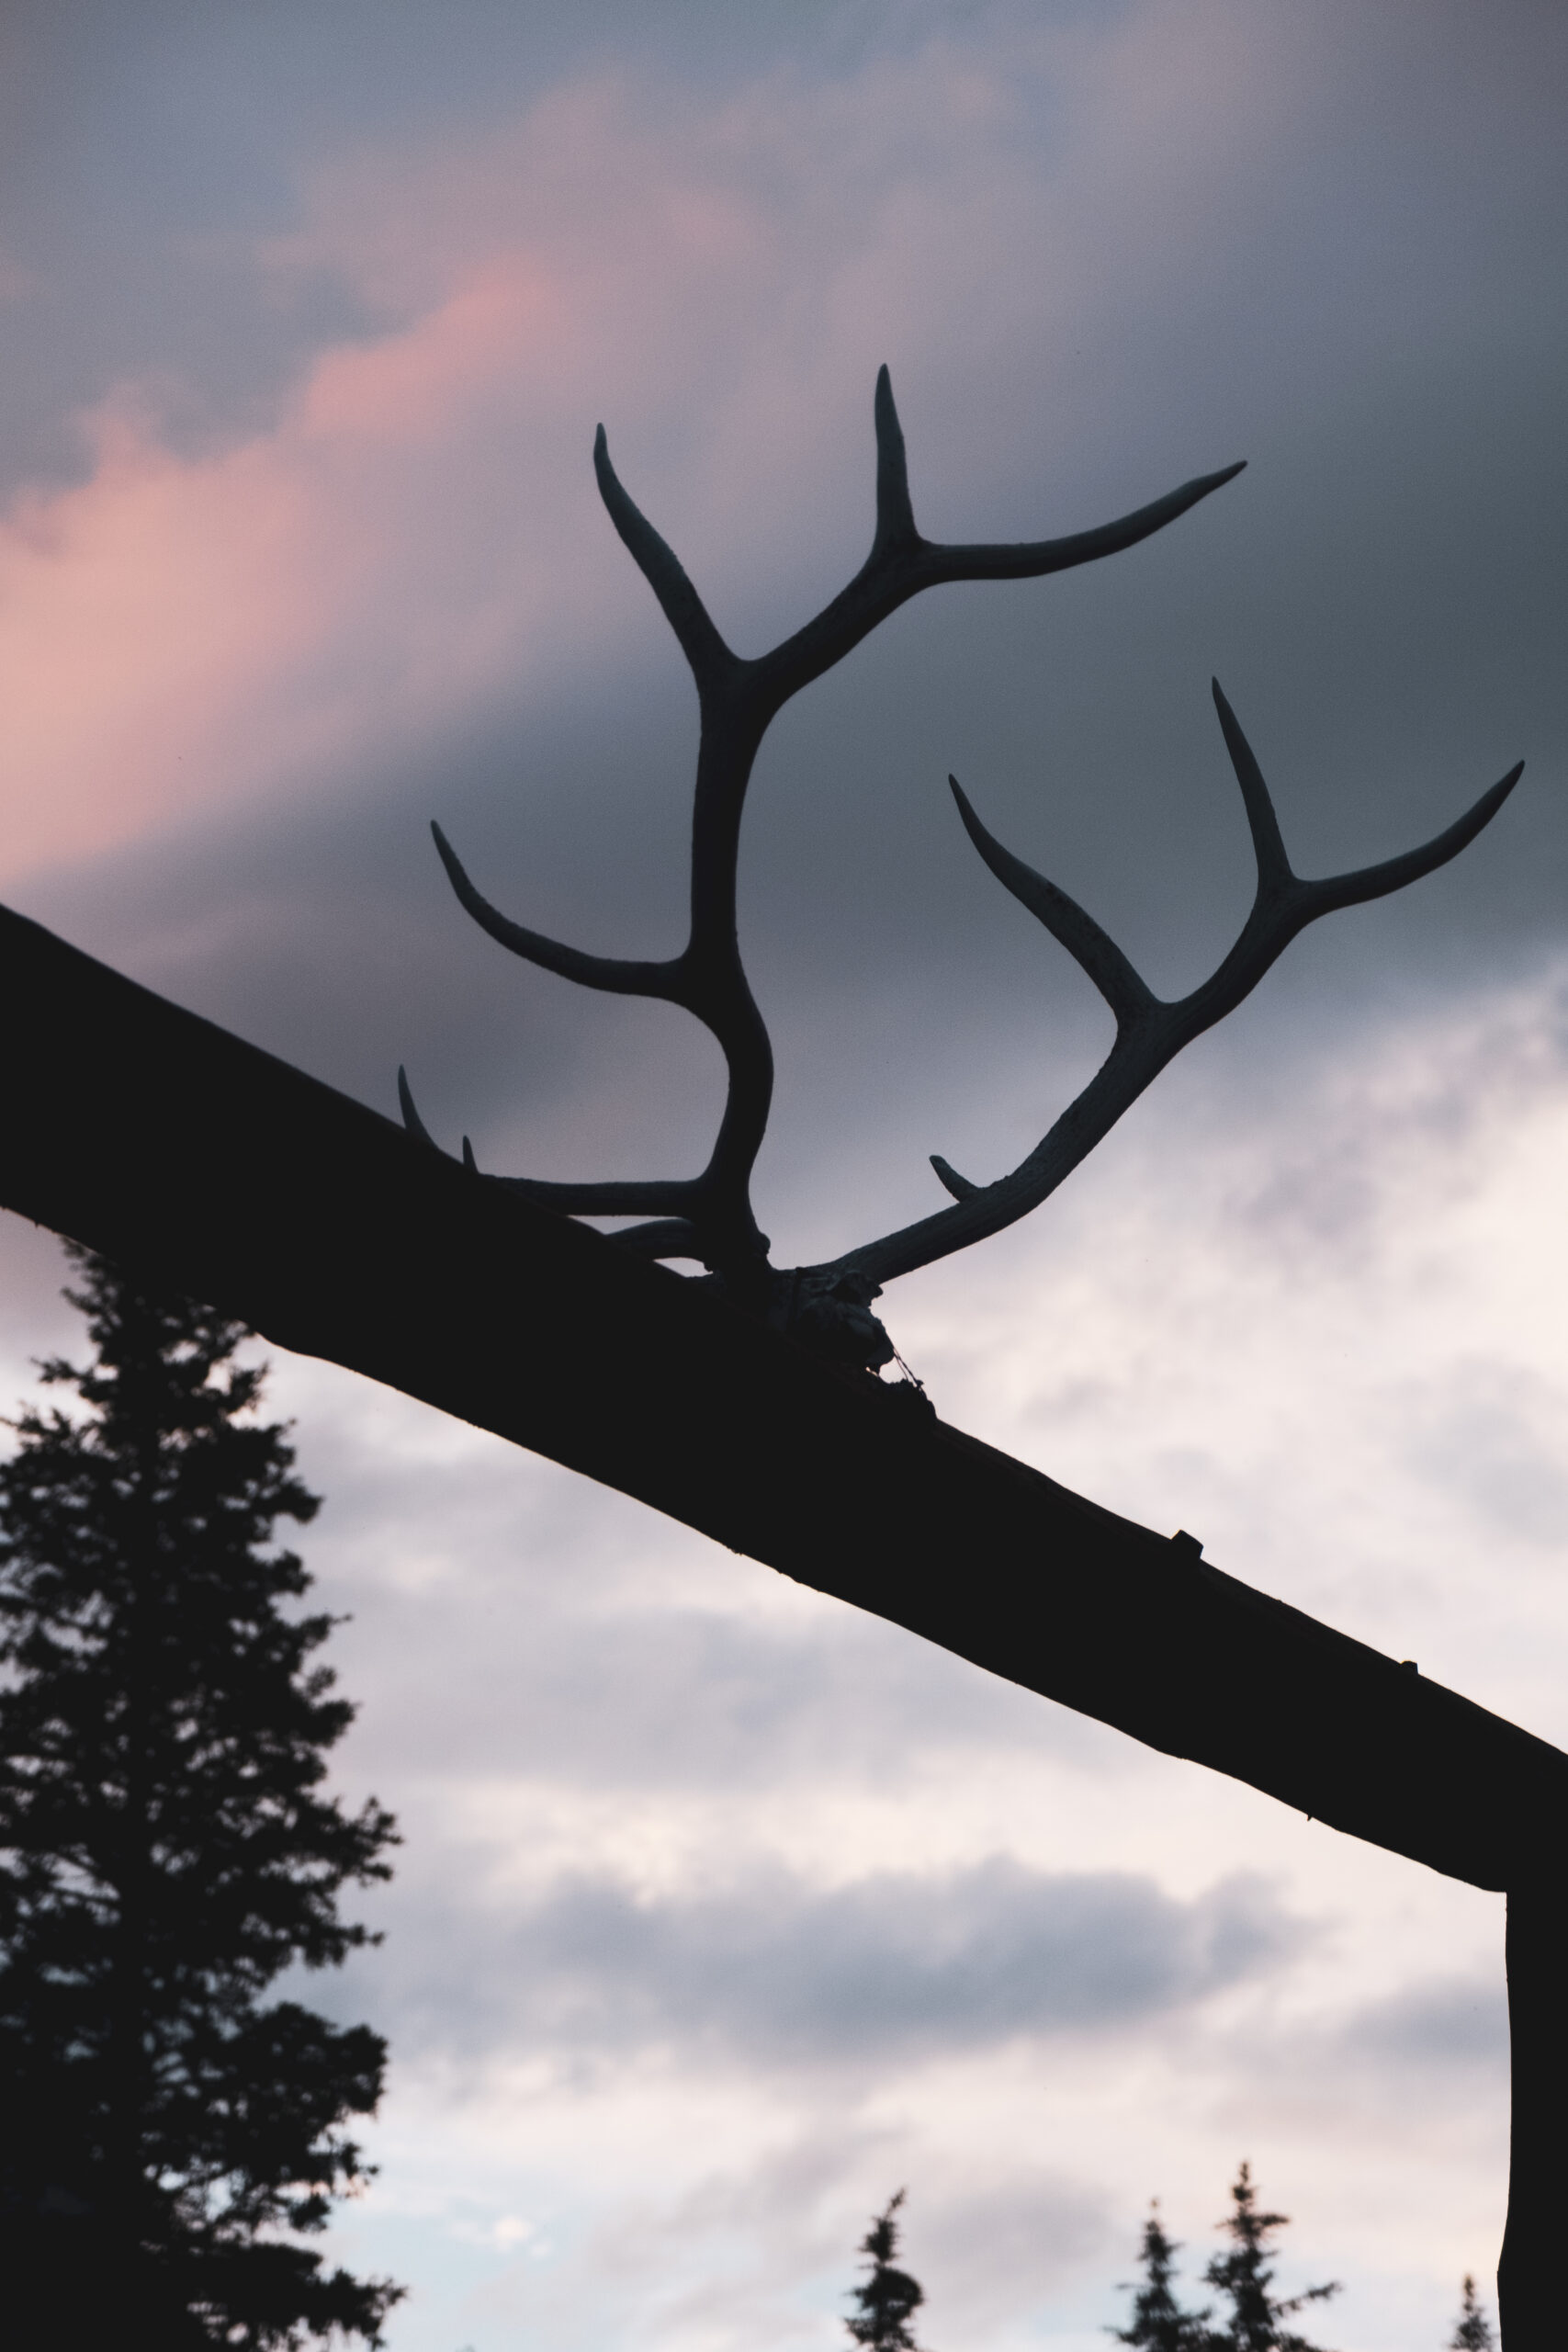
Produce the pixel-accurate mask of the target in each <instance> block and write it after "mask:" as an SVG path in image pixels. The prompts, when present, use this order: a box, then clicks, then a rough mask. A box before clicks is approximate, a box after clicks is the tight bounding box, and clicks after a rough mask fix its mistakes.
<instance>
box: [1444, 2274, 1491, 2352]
mask: <svg viewBox="0 0 1568 2352" xmlns="http://www.w3.org/2000/svg"><path fill="white" fill-rule="evenodd" d="M1496 2341H1497V2339H1496V2337H1495V2335H1493V2333H1492V2323H1491V2321H1490V2320H1489V2319H1488V2318H1487V2316H1486V2313H1485V2312H1484V2310H1483V2308H1482V2305H1481V2302H1480V2301H1479V2299H1478V2297H1477V2295H1476V2292H1475V2281H1474V2279H1473V2278H1471V2277H1470V2275H1469V2274H1468V2272H1467V2273H1466V2275H1465V2281H1464V2285H1463V2287H1462V2288H1461V2290H1460V2313H1459V2321H1458V2324H1457V2325H1456V2326H1455V2328H1454V2332H1453V2334H1452V2335H1450V2338H1449V2352H1494V2347H1495V2344H1496Z"/></svg>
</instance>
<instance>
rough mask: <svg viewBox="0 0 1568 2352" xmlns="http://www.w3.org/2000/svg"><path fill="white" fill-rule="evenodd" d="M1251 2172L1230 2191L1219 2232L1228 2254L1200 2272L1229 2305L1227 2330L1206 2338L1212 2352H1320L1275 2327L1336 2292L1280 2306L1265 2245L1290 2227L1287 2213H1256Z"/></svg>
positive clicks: (1312, 2293) (1332, 2288)
mask: <svg viewBox="0 0 1568 2352" xmlns="http://www.w3.org/2000/svg"><path fill="white" fill-rule="evenodd" d="M1257 2197H1258V2192H1257V2190H1256V2189H1255V2188H1254V2187H1253V2185H1252V2169H1251V2166H1250V2165H1246V2164H1244V2165H1242V2167H1241V2169H1240V2171H1239V2172H1238V2174H1237V2175H1236V2177H1235V2183H1234V2185H1233V2187H1232V2188H1231V2210H1230V2211H1229V2212H1228V2213H1227V2214H1226V2216H1225V2218H1224V2221H1223V2222H1220V2224H1219V2227H1220V2228H1221V2229H1222V2230H1224V2232H1225V2233H1226V2234H1227V2235H1228V2236H1229V2237H1230V2238H1231V2239H1232V2241H1233V2245H1232V2250H1231V2252H1230V2253H1229V2254H1217V2255H1215V2256H1214V2258H1213V2261H1212V2262H1211V2263H1210V2264H1209V2266H1208V2268H1207V2269H1206V2270H1205V2271H1204V2273H1203V2277H1204V2279H1205V2281H1206V2283H1207V2284H1208V2285H1209V2286H1211V2287H1217V2288H1218V2289H1219V2290H1220V2292H1221V2294H1223V2295H1224V2296H1226V2297H1228V2299H1229V2301H1230V2307H1231V2309H1230V2324H1229V2326H1228V2327H1225V2328H1223V2329H1220V2330H1218V2331H1214V2330H1211V2331H1209V2332H1208V2333H1207V2335H1206V2338H1205V2341H1206V2342H1207V2343H1208V2344H1209V2345H1211V2346H1213V2347H1214V2352H1319V2347H1318V2346H1316V2345H1314V2344H1310V2343H1309V2342H1308V2341H1307V2339H1306V2337H1305V2336H1304V2335H1294V2334H1292V2331H1291V2330H1290V2329H1289V2328H1285V2327H1282V2326H1281V2325H1280V2322H1281V2321H1283V2320H1288V2319H1292V2318H1293V2317H1294V2316H1295V2314H1296V2312H1299V2311H1301V2310H1302V2309H1303V2306H1304V2305H1305V2304H1307V2303H1321V2302H1326V2301H1327V2300H1328V2298H1329V2296H1330V2295H1337V2293H1338V2292H1339V2289H1338V2286H1337V2284H1332V2285H1329V2286H1325V2287H1308V2288H1307V2289H1306V2290H1304V2291H1303V2293H1302V2294H1299V2295H1291V2296H1289V2297H1287V2298H1285V2299H1284V2300H1283V2301H1281V2300H1280V2299H1278V2298H1277V2297H1276V2296H1274V2295H1273V2294H1272V2293H1271V2291H1270V2290H1271V2289H1272V2287H1273V2284H1274V2273H1273V2270H1272V2268H1271V2267H1270V2266H1269V2260H1268V2256H1269V2252H1270V2250H1271V2249H1270V2246H1269V2240H1270V2239H1271V2238H1273V2237H1274V2236H1275V2234H1276V2233H1278V2232H1279V2231H1280V2230H1282V2229H1284V2228H1285V2227H1286V2225H1287V2223H1288V2222H1289V2220H1290V2216H1289V2214H1288V2213H1260V2212H1259V2211H1258V2204H1257Z"/></svg>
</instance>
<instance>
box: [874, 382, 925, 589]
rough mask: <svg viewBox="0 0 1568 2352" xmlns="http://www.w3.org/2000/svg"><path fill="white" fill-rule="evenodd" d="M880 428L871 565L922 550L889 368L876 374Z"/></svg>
mask: <svg viewBox="0 0 1568 2352" xmlns="http://www.w3.org/2000/svg"><path fill="white" fill-rule="evenodd" d="M872 409H873V415H874V420H875V424H876V536H875V537H874V539H873V541H872V546H871V561H872V562H873V563H876V562H879V561H882V560H886V558H887V557H888V556H890V555H891V554H893V553H894V551H895V550H896V549H899V548H914V547H917V546H919V538H920V535H919V531H917V530H916V528H915V510H914V507H913V506H912V505H911V503H910V501H909V459H908V451H907V450H906V449H905V447H904V428H903V426H902V425H901V424H899V422H898V412H897V408H896V407H895V406H894V404H893V379H892V377H891V376H890V375H889V374H888V372H887V370H886V368H885V367H884V368H878V369H877V371H876V396H875V399H874V401H873V403H872Z"/></svg>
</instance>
